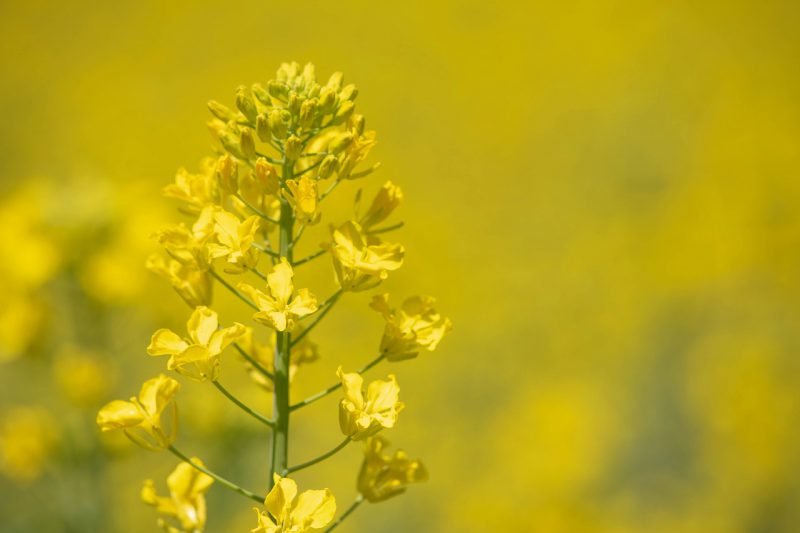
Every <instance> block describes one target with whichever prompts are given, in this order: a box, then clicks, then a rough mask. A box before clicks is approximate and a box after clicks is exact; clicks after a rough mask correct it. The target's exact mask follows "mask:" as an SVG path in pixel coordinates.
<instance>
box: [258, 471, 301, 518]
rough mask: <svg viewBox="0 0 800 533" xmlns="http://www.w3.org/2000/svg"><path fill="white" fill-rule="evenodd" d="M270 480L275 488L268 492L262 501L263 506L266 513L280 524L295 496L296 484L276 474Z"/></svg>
mask: <svg viewBox="0 0 800 533" xmlns="http://www.w3.org/2000/svg"><path fill="white" fill-rule="evenodd" d="M272 479H273V481H274V483H275V486H273V487H272V490H271V491H269V494H267V497H266V498H265V499H264V505H265V506H266V508H267V511H269V513H270V514H271V515H272V516H274V517H275V518H276V519H277V521H278V523H279V524H281V523H283V521H284V518H285V517H286V516H287V515H288V514H289V509H290V508H291V505H292V502H293V501H294V498H295V496H297V483H295V482H294V480H292V479H289V478H285V477H281V476H279V475H278V474H275V475H273V477H272Z"/></svg>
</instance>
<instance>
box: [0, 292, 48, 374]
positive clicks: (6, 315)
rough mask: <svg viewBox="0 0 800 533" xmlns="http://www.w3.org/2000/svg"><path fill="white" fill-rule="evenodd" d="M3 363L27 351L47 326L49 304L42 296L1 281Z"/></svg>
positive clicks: (0, 358)
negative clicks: (5, 284) (14, 288)
mask: <svg viewBox="0 0 800 533" xmlns="http://www.w3.org/2000/svg"><path fill="white" fill-rule="evenodd" d="M0 291H2V297H0V363H1V362H4V361H11V360H13V359H16V358H17V357H19V356H21V355H22V354H24V353H25V352H26V351H27V350H28V349H29V348H30V347H31V345H33V343H34V342H35V341H36V339H37V338H38V337H39V334H40V332H41V331H42V328H43V327H44V322H45V317H46V315H47V307H46V306H45V304H44V302H42V300H41V299H39V298H37V297H35V296H34V295H32V294H25V293H21V292H18V291H16V290H13V289H11V288H8V289H6V288H4V287H2V285H0Z"/></svg>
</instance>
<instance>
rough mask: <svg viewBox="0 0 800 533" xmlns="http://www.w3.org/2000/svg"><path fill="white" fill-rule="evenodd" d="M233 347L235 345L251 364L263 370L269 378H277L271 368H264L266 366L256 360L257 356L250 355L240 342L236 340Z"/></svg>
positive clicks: (260, 370) (271, 379) (272, 379)
mask: <svg viewBox="0 0 800 533" xmlns="http://www.w3.org/2000/svg"><path fill="white" fill-rule="evenodd" d="M233 347H234V348H236V350H237V351H238V352H239V353H240V354H242V357H244V358H245V359H246V360H247V362H248V363H250V364H251V365H253V367H255V369H256V370H258V371H259V372H261V373H262V374H264V375H265V376H266V377H267V378H269V379H270V381H274V380H275V376H273V375H272V372H270V371H269V370H267V369H266V368H264V366H263V365H262V364H261V363H259V362H258V360H256V358H255V357H253V356H252V355H250V354H249V353H247V352H246V351H245V349H244V348H242V347H241V346H239V343H237V342H234V343H233Z"/></svg>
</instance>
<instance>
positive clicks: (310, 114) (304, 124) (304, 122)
mask: <svg viewBox="0 0 800 533" xmlns="http://www.w3.org/2000/svg"><path fill="white" fill-rule="evenodd" d="M316 114H317V99H316V98H311V99H309V100H306V101H305V102H303V105H301V106H300V127H301V128H304V129H309V128H311V126H312V125H313V124H314V118H315V115H316Z"/></svg>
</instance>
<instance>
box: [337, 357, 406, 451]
mask: <svg viewBox="0 0 800 533" xmlns="http://www.w3.org/2000/svg"><path fill="white" fill-rule="evenodd" d="M336 375H337V376H339V379H340V380H341V381H342V388H343V389H344V398H343V399H342V401H341V402H340V403H339V427H340V428H341V429H342V433H344V434H345V435H346V436H348V437H350V438H351V439H353V440H362V439H365V438H367V437H370V436H372V435H374V434H375V433H377V432H378V431H380V430H381V429H383V428H392V427H394V425H395V424H396V423H397V416H398V414H399V413H400V411H402V410H403V408H404V407H405V405H404V404H403V402H400V401H399V397H400V387H399V386H398V385H397V379H395V377H394V375H393V374H389V377H388V379H387V380H386V381H383V380H379V379H378V380H375V381H373V382H372V383H370V384H369V386H368V387H367V391H366V398H365V395H364V388H363V387H364V378H362V377H361V375H360V374H357V373H355V372H353V373H349V374H345V373H344V372H343V371H342V367H339V369H338V370H337V371H336Z"/></svg>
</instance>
